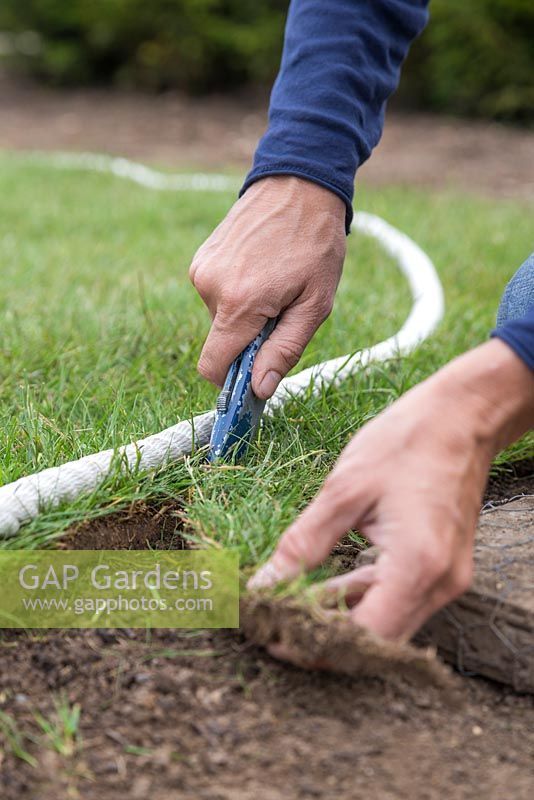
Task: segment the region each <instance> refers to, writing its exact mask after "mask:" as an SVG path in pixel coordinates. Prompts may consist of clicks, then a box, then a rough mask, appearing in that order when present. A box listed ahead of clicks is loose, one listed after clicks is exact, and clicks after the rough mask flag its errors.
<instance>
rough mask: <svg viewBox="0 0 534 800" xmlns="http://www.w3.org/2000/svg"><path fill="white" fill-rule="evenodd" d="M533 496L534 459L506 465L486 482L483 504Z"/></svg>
mask: <svg viewBox="0 0 534 800" xmlns="http://www.w3.org/2000/svg"><path fill="white" fill-rule="evenodd" d="M529 494H532V495H534V458H529V459H526V460H524V461H517V462H515V463H511V464H506V465H505V466H503V467H502V468H501V469H500V470H499V472H498V473H497V474H495V475H492V476H491V477H490V479H489V481H488V485H487V487H486V492H485V495H484V501H485V503H492V504H495V503H507V502H508V501H509V500H512V498H514V497H520V496H521V495H529Z"/></svg>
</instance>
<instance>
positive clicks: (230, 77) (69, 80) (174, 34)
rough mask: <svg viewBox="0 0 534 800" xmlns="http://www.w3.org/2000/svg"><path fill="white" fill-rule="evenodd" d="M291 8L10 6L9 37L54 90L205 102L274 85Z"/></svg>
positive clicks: (33, 1)
mask: <svg viewBox="0 0 534 800" xmlns="http://www.w3.org/2000/svg"><path fill="white" fill-rule="evenodd" d="M287 5H288V3H287V0H1V4H0V30H1V29H3V30H4V31H6V30H7V31H12V32H14V33H15V34H17V33H18V34H19V35H18V36H17V35H16V36H15V37H14V39H13V41H14V56H15V58H14V60H15V62H16V63H18V65H19V67H22V68H24V69H26V70H28V71H29V72H31V73H32V74H34V75H36V76H37V77H39V78H42V79H46V80H48V81H50V82H52V83H56V84H60V85H69V84H71V85H72V84H83V83H115V84H119V85H123V86H136V87H142V88H148V89H155V90H159V89H165V88H169V87H174V88H178V89H184V90H187V91H191V92H204V91H210V90H214V89H220V88H233V87H235V86H238V85H241V84H244V83H248V82H253V83H254V82H263V81H268V80H270V79H271V77H272V74H273V72H274V71H275V69H276V66H275V65H276V64H277V63H278V61H279V59H280V54H281V50H282V40H283V29H284V21H285V14H286V10H287ZM25 31H33V32H36V33H37V34H38V36H39V39H36V41H34V40H33V39H32V38H29V37H28V35H27V34H26V35H24V33H23V32H25ZM21 34H22V35H21ZM35 38H36V37H35ZM18 43H20V45H21V46H18Z"/></svg>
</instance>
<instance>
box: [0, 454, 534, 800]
mask: <svg viewBox="0 0 534 800" xmlns="http://www.w3.org/2000/svg"><path fill="white" fill-rule="evenodd" d="M529 470H530V467H528V468H527V467H526V466H525V467H524V468H523V467H519V466H518V467H516V471H517V473H518V475H517V476H516V478H515V480H516V483H515V484H514V483H513V481H512V480H511V479H510V481H509V482H508V483H507V484H506V488H505V493H508V494H511V495H513V496H515V495H517V494H520V493H522V492H524V493H529V494H534V476H533V475H532V473H530V472H529ZM523 471H526V472H529V474H530V478H529V479H528V481H527V482H525V477H524V476H523V475H521V474H520V473H522V472H523ZM489 488H490V491H492V489H491V485H490V487H489ZM495 489H496V487H494V490H495ZM496 499H498V498H497V496H496V495H495V496H493V500H496ZM106 526H107V527H106ZM179 526H180V510H179V507H178V506H171V507H170V508H168V509H167V510H166V511H165V512H164V513H162V511H161V509H157V508H155V507H150V506H144V507H142V508H141V509H136V508H132V509H130V510H128V511H127V512H126V513H123V512H121V513H120V514H115V515H112V516H110V517H103V518H101V519H99V520H98V521H96V522H92V523H85V524H84V525H82V526H79V527H78V528H77V529H76V530H74V531H72V532H71V534H70V536H69V537H67V539H66V540H65V541H66V543H67V545H68V546H70V547H75V548H77V547H84V546H85V547H89V546H90V547H96V546H117V547H121V546H122V547H140V546H143V535H144V534H143V531H146V532H147V533H146V538H145V541H146V545H148V546H154V545H155V546H158V542H162V543H164V546H167V547H168V546H171V547H172V546H177V547H181V546H183V544H182V543H181V540H180V535H179ZM132 531H134V533H133V534H132ZM169 537H170V538H169ZM351 547H352V548H353V549H354V552H353V553H352V554H351V553H349V552H348V550H349V549H350V548H351ZM356 556H357V548H356V546H355V545H351V544H350V543H347V542H346V543H345V544H344V545H342V547H341V548H340V551H339V553H338V556H337V557H338V558H340V559H341V560H342V561H345V562H346V563H348V562H349V561H350V560H353V559H354V558H356ZM258 603H259V608H258ZM280 613H283V616H284V620H285V621H284V630H285V631H286V635H287V632H288V631H291V632H292V633H291V636H292V637H293V640H297V641H298V642H300V643H301V644H304V645H305V646H306V647H307V648H309V649H310V650H315V651H317V652H323V653H324V652H325V648H326V649H327V652H328V653H329V655H330V657H332V656H333V657H334V658H335V659H337V660H338V661H341V660H344V661H348V662H351V664H352V667H351V669H349V670H347V671H349V672H350V673H351V674H350V675H340V674H338V675H332V674H329V673H326V672H323V671H320V670H315V671H304V670H300V669H297V668H294V667H291V666H288V665H285V664H282V663H279V662H277V661H275V660H273V659H271V658H270V657H269V656H268V655H267V654H266V653H265V651H264V650H263V649H262V648H260V647H258V646H257V645H256V644H253V643H252V642H251V640H250V638H246V637H245V635H244V633H243V631H211V632H210V631H194V632H190V631H189V632H188V631H168V630H154V631H151V632H150V633H149V634H147V633H145V632H143V631H138V630H123V631H114V630H100V631H49V632H36V633H30V632H25V633H24V632H17V631H11V632H7V631H6V632H4V633H3V636H2V639H1V640H0V648H1V654H2V671H1V675H0V708H1V710H2V711H4V712H7V713H8V714H10V715H11V716H12V717H13V718H15V719H16V720H17V724H18V726H19V729H20V730H21V731H22V732H23V733H24V734H26V735H29V736H30V737H33V739H32V738H26V739H24V740H23V744H24V747H25V749H26V750H27V751H28V752H29V753H30V754H31V755H33V756H34V757H35V758H36V759H37V762H38V766H37V767H32V766H29V765H28V764H26V763H25V762H24V761H22V760H20V758H16V757H15V756H14V754H13V753H12V752H11V750H10V748H9V747H6V749H5V752H4V753H2V754H1V755H0V759H1V760H0V782H1V785H2V791H1V796H2V798H5V800H15V798H17V800H19V799H22V800H24V799H25V798H31V799H32V800H57V798H67V797H74V798H76V797H83V798H84V800H115V798H117V800H118V799H119V798H120V799H121V800H122V798H124V797H125V796H126V797H131V798H145V797H148V796H153V797H158V798H159V799H160V800H165V799H166V798H169V800H170V798H173V800H197V799H198V798H205V800H224V798H232V800H234V799H235V800H249V799H250V800H257V798H258V797H259V798H262V800H279V799H281V798H283V799H284V800H293V798H295V799H296V798H299V800H300V799H302V800H304V798H306V800H307V799H308V798H324V800H330V798H340V800H349V798H350V800H354V799H355V798H356V799H358V798H362V799H363V798H368V797H373V798H376V800H399V799H400V798H410V800H412V798H414V797H416V798H418V800H420V799H421V800H438V798H439V800H442V798H443V797H444V796H452V797H454V798H455V800H463V798H466V800H467V798H470V799H471V798H472V799H473V800H475V798H477V800H478V798H481V797H484V798H485V800H504V799H505V798H506V799H507V798H512V797H513V798H514V800H523V799H524V800H527V798H529V800H530V798H531V797H532V787H533V785H534V696H532V695H520V694H517V693H515V692H513V691H512V689H509V688H507V687H504V686H503V685H501V684H498V683H493V682H491V681H486V680H483V679H480V678H465V677H460V676H458V675H452V674H451V673H448V672H447V671H446V668H445V667H444V666H442V665H440V664H439V662H437V661H436V660H435V659H434V658H433V657H431V656H430V655H429V654H428V653H425V652H423V651H419V653H418V655H417V658H416V662H415V661H414V659H413V652H412V651H411V650H406V649H404V648H400V649H399V648H396V647H395V646H391V648H390V649H389V650H388V652H386V651H385V650H383V649H381V648H380V647H379V646H377V643H376V642H373V641H369V639H368V638H367V639H366V638H365V637H364V638H363V639H359V650H360V652H358V648H354V647H353V645H354V641H353V642H352V645H351V648H352V649H351V648H349V650H350V653H348V650H347V649H345V651H343V647H342V646H341V649H340V641H342V640H343V636H345V637H349V638H350V637H351V636H352V634H351V633H350V632H349V631H348V630H347V629H345V630H344V631H342V632H341V640H340V638H339V635H338V634H339V631H338V634H336V636H335V639H330V640H328V636H332V635H333V634H332V632H331V631H330V632H328V626H325V625H324V624H320V623H318V622H317V620H314V619H313V618H311V617H310V616H309V615H308V616H307V615H304V614H303V612H302V610H301V609H298V608H293V607H290V608H289V616H288V609H287V608H286V609H285V610H283V612H280V609H279V610H275V612H274V613H273V607H272V606H269V605H268V604H267V605H265V604H264V603H262V601H261V600H259V601H257V603H256V608H253V607H251V606H249V607H247V608H244V613H243V622H244V626H245V628H247V629H248V632H249V634H252V635H253V637H254V638H255V639H256V640H257V641H263V642H264V643H265V642H267V641H269V640H270V639H272V634H273V626H275V627H276V625H278V624H279V621H280V618H281V617H280ZM288 619H289V624H288V622H287V620H288ZM356 636H357V637H358V636H360V634H356ZM325 637H326V638H325ZM347 641H348V640H347ZM346 643H347V642H345V644H346ZM332 646H333V647H334V648H337V650H336V651H335V652H334V651H333V650H332ZM347 653H348V655H350V658H348V655H347ZM362 654H365V658H362ZM370 654H371V655H372V658H371V655H370ZM373 658H374V661H373ZM370 667H372V669H371V668H370ZM62 693H63V694H64V696H66V697H67V698H68V699H69V700H70V702H71V703H74V702H79V703H80V704H81V706H82V715H81V741H80V742H79V745H78V747H77V749H76V751H75V753H74V754H73V755H72V756H62V755H60V754H58V753H57V752H56V751H55V750H54V749H53V747H51V746H50V743H47V742H46V740H45V738H44V737H43V736H42V735H41V736H40V738H39V730H38V727H37V725H36V723H35V717H34V714H35V712H36V711H37V710H38V711H40V712H41V713H43V714H44V715H47V716H50V715H51V714H52V712H53V697H54V696H56V697H57V696H58V695H61V694H62Z"/></svg>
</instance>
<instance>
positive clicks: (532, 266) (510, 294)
mask: <svg viewBox="0 0 534 800" xmlns="http://www.w3.org/2000/svg"><path fill="white" fill-rule="evenodd" d="M532 309H534V253H532V255H531V256H530V258H528V259H527V260H526V261H525V263H524V264H523V266H522V267H520V268H519V269H518V270H517V272H516V274H515V275H514V277H513V278H512V280H511V281H510V283H509V284H508V286H507V287H506V289H505V292H504V294H503V296H502V299H501V304H500V306H499V311H498V312H497V327H500V326H501V325H504V323H505V322H509V321H510V320H512V319H521V318H522V317H524V316H526V314H527V313H528V312H529V311H531V310H532Z"/></svg>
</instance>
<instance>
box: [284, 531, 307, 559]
mask: <svg viewBox="0 0 534 800" xmlns="http://www.w3.org/2000/svg"><path fill="white" fill-rule="evenodd" d="M306 549H307V548H306V542H305V540H304V538H303V537H302V536H301V535H300V533H299V532H298V530H297V529H296V528H290V529H289V530H288V531H286V533H285V534H284V535H283V536H282V538H281V539H280V542H279V544H278V547H277V554H278V555H279V556H280V557H281V558H282V559H284V560H285V561H292V562H295V561H296V562H298V561H301V560H303V559H304V558H305V555H306Z"/></svg>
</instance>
